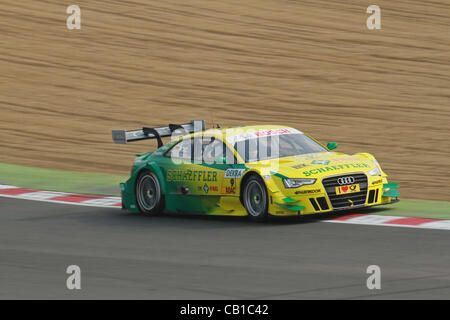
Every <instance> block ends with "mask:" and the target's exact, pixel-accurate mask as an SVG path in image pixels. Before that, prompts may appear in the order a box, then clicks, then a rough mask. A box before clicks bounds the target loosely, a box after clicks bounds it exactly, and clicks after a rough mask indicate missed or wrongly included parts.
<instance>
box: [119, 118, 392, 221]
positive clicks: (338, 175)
mask: <svg viewBox="0 0 450 320" xmlns="http://www.w3.org/2000/svg"><path fill="white" fill-rule="evenodd" d="M112 136H113V140H114V142H115V143H119V144H125V143H127V142H131V141H138V140H144V139H157V141H158V149H157V150H156V151H153V152H145V153H141V154H138V155H137V157H136V159H135V161H134V165H133V168H132V171H131V177H130V178H129V179H128V181H126V182H125V183H121V184H120V188H121V194H122V207H123V208H125V209H128V210H130V211H132V212H143V213H146V214H158V213H162V212H164V211H166V212H171V213H194V214H208V215H229V216H246V215H248V216H250V217H251V218H253V219H255V220H264V219H265V218H266V217H267V216H268V215H274V216H293V215H308V214H317V213H325V212H330V211H337V210H343V209H354V208H362V207H370V206H374V205H381V204H389V203H393V202H396V201H398V196H399V192H398V191H397V190H396V188H398V185H397V184H396V183H388V181H387V175H386V174H385V173H384V172H383V171H382V169H381V167H380V165H379V163H378V162H377V161H376V160H375V158H374V157H373V156H372V155H371V154H369V153H357V154H354V155H347V154H343V153H339V152H334V151H331V150H334V149H336V147H337V143H335V142H330V143H328V144H327V146H326V147H325V146H324V145H322V144H320V143H319V142H318V141H316V140H315V139H313V138H312V137H310V136H309V135H307V134H305V133H302V132H300V131H298V130H296V129H294V128H290V127H284V126H275V125H259V126H241V127H228V128H214V129H208V130H205V122H204V121H203V120H194V121H191V122H190V123H188V124H182V125H174V124H170V125H168V126H166V127H157V128H147V127H144V128H142V129H140V130H133V131H124V130H113V132H112ZM169 136H171V137H172V140H171V142H169V143H167V144H165V145H163V142H162V139H161V138H162V137H169Z"/></svg>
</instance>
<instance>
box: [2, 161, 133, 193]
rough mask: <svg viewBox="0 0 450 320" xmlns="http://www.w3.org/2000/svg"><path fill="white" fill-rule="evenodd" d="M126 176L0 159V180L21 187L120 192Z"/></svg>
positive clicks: (82, 191)
mask: <svg viewBox="0 0 450 320" xmlns="http://www.w3.org/2000/svg"><path fill="white" fill-rule="evenodd" d="M125 180H127V177H126V176H118V175H109V174H99V173H86V172H77V171H64V170H53V169H43V168H34V167H26V166H18V165H14V164H6V163H0V184H6V185H12V186H17V187H21V188H30V189H40V190H51V191H61V192H73V193H84V194H99V195H103V194H104V195H114V196H120V187H119V183H120V182H123V181H125Z"/></svg>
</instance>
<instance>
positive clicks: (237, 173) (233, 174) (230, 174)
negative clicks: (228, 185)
mask: <svg viewBox="0 0 450 320" xmlns="http://www.w3.org/2000/svg"><path fill="white" fill-rule="evenodd" d="M244 171H245V169H227V171H225V175H224V178H241V177H242V174H243V173H244Z"/></svg>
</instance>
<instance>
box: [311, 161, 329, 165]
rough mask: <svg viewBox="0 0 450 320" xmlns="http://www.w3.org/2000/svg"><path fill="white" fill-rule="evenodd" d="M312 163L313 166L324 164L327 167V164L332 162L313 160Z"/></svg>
mask: <svg viewBox="0 0 450 320" xmlns="http://www.w3.org/2000/svg"><path fill="white" fill-rule="evenodd" d="M311 163H312V164H323V165H327V164H329V163H330V161H329V160H313V161H312V162H311Z"/></svg>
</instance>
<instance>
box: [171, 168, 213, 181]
mask: <svg viewBox="0 0 450 320" xmlns="http://www.w3.org/2000/svg"><path fill="white" fill-rule="evenodd" d="M166 180H167V181H217V172H216V171H197V170H167V173H166Z"/></svg>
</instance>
